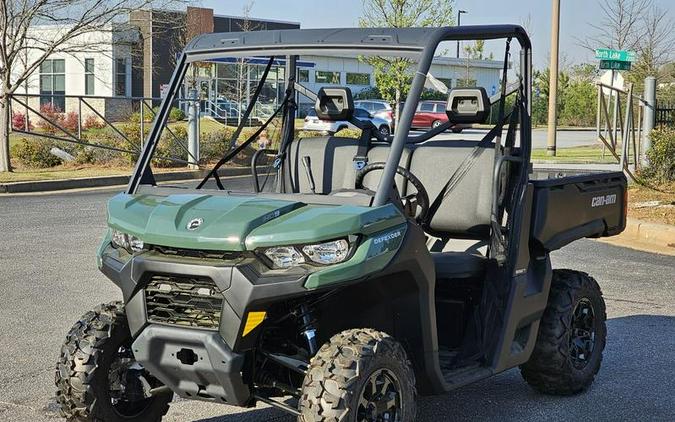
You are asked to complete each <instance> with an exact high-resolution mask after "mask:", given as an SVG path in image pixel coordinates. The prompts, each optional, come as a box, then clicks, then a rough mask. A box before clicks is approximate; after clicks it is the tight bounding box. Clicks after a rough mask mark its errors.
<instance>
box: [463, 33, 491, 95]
mask: <svg viewBox="0 0 675 422" xmlns="http://www.w3.org/2000/svg"><path fill="white" fill-rule="evenodd" d="M484 50H485V41H484V40H476V41H475V42H474V43H473V45H465V46H464V53H465V56H466V61H465V64H466V66H465V68H466V73H465V75H464V79H459V80H457V86H458V87H464V86H475V80H474V79H472V78H471V61H473V60H483V52H484Z"/></svg>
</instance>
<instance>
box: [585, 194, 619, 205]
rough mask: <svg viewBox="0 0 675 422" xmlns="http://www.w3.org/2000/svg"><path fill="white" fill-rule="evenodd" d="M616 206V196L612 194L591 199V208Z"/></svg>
mask: <svg viewBox="0 0 675 422" xmlns="http://www.w3.org/2000/svg"><path fill="white" fill-rule="evenodd" d="M613 204H616V194H615V193H613V194H611V195H603V196H594V197H593V199H591V207H592V208H595V207H603V206H605V205H613Z"/></svg>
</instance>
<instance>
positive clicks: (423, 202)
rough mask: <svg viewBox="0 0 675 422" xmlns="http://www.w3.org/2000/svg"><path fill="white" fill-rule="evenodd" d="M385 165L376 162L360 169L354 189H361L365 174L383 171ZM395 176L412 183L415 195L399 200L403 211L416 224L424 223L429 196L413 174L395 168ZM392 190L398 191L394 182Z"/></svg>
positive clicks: (427, 210) (427, 211) (400, 168)
mask: <svg viewBox="0 0 675 422" xmlns="http://www.w3.org/2000/svg"><path fill="white" fill-rule="evenodd" d="M385 165H386V163H383V162H377V163H370V164H368V165H367V166H365V167H364V168H362V169H361V170H360V171H359V172H358V173H356V188H357V189H363V179H364V178H365V177H366V174H368V173H370V172H373V171H376V170H384V166H385ZM396 174H398V175H400V176H402V177H404V178H405V179H407V180H408V181H409V182H410V183H412V185H413V186H414V187H415V190H416V192H415V193H412V194H408V195H406V196H404V197H402V198H401V202H402V203H403V210H404V211H405V213H406V214H407V215H408V216H409V217H411V218H415V219H416V220H417V222H421V221H425V219H426V218H427V214H428V213H429V194H428V193H427V190H426V189H425V188H424V185H422V182H420V179H418V178H417V177H416V176H415V175H414V174H412V173H411V172H410V171H408V170H406V169H405V168H403V167H401V166H398V167H397V168H396ZM394 190H395V191H396V192H397V193H398V190H396V182H394ZM397 196H398V195H397ZM417 208H419V209H420V212H419V214H417V213H416V212H415V211H416V209H417Z"/></svg>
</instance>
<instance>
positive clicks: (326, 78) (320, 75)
mask: <svg viewBox="0 0 675 422" xmlns="http://www.w3.org/2000/svg"><path fill="white" fill-rule="evenodd" d="M340 76H341V74H340V72H328V71H325V70H317V71H316V72H315V73H314V78H315V80H316V83H318V84H339V83H340Z"/></svg>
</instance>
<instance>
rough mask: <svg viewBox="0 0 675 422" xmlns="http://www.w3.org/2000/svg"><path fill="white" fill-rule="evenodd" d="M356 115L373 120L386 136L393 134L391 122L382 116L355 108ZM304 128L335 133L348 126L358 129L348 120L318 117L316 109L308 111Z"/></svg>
mask: <svg viewBox="0 0 675 422" xmlns="http://www.w3.org/2000/svg"><path fill="white" fill-rule="evenodd" d="M354 117H356V118H357V119H359V120H363V121H365V120H370V121H371V122H373V124H374V125H375V127H376V128H377V129H378V130H379V131H380V133H381V134H383V135H384V136H389V135H390V134H391V124H390V122H389V121H387V119H384V118H382V117H378V116H374V115H373V114H371V113H369V112H368V111H367V110H366V109H363V108H355V109H354ZM302 128H303V130H313V131H318V132H325V133H335V132H338V131H340V130H342V129H347V128H349V129H357V127H356V126H354V125H353V124H352V123H350V122H348V121H347V120H338V121H329V120H321V119H319V117H317V115H316V111H314V110H310V112H309V113H307V117H305V124H304V126H303V127H302Z"/></svg>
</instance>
